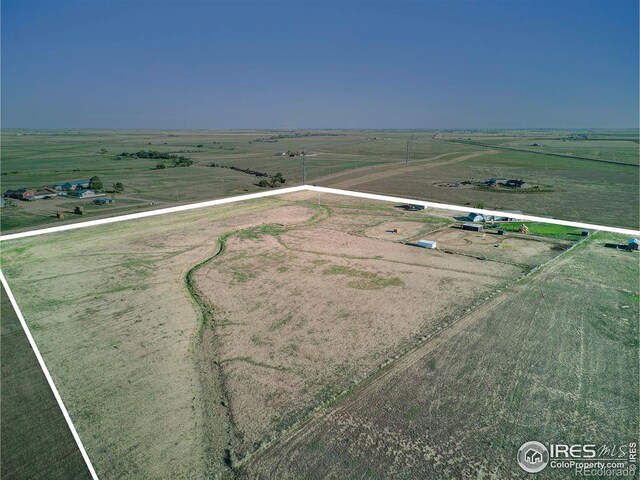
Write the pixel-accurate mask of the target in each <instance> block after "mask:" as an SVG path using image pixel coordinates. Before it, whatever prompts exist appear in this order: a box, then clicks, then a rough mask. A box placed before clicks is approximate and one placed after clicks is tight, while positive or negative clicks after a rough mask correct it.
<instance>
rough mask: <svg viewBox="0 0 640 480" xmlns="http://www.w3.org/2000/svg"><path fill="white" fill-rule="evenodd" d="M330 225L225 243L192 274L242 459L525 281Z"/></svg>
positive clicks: (511, 271)
mask: <svg viewBox="0 0 640 480" xmlns="http://www.w3.org/2000/svg"><path fill="white" fill-rule="evenodd" d="M336 216H338V217H339V216H340V215H339V214H334V215H332V216H330V217H328V218H327V219H325V220H322V221H321V222H319V223H316V224H313V225H309V226H301V227H299V228H293V229H291V230H289V231H287V232H284V233H281V234H280V235H278V236H277V237H273V236H269V235H262V236H259V237H258V238H248V239H241V238H238V237H232V238H231V239H230V240H229V241H228V242H227V245H226V248H225V252H224V254H223V255H222V256H218V257H216V258H215V259H214V260H213V261H212V262H210V263H208V264H207V265H206V266H205V267H203V268H202V269H200V270H199V271H198V272H197V274H196V277H195V283H196V285H197V288H198V289H199V291H200V292H202V293H203V294H204V295H205V296H206V299H207V301H208V302H209V303H210V304H212V305H214V306H215V314H214V316H215V318H216V324H217V325H218V327H217V328H216V335H217V336H218V337H219V339H220V341H219V344H218V348H219V360H218V361H219V362H220V364H221V365H222V368H223V373H224V378H225V388H226V390H227V393H228V398H229V402H230V408H231V412H232V417H233V422H234V425H235V427H236V428H237V435H236V438H235V442H234V449H235V452H236V454H237V455H238V456H239V457H240V458H243V457H244V456H245V455H246V454H248V453H250V452H252V451H253V450H254V449H255V448H258V447H259V446H260V445H262V444H265V443H267V442H268V441H269V440H270V439H271V438H272V437H273V435H274V434H275V433H276V432H278V431H279V430H282V429H283V428H285V427H287V426H289V425H291V424H293V423H294V422H295V421H297V420H299V419H301V418H303V417H304V415H305V414H306V413H308V412H310V411H311V410H312V409H313V408H314V407H317V406H318V405H320V404H321V403H322V402H323V401H326V400H328V399H330V398H331V397H332V396H333V395H336V394H338V393H339V392H341V391H343V390H344V389H345V388H347V387H348V386H349V385H351V384H352V382H354V381H357V380H360V379H362V378H364V377H365V376H366V375H367V374H369V373H370V372H371V371H372V370H375V369H377V368H378V366H379V365H380V364H381V363H382V362H384V361H385V360H386V359H388V358H390V357H392V356H393V355H395V354H396V353H397V352H398V351H399V350H400V349H401V348H403V347H404V346H405V344H406V343H407V342H408V341H410V340H411V339H412V338H414V337H416V336H420V335H428V334H429V333H430V332H433V331H435V330H436V329H439V328H442V327H443V326H444V325H446V324H447V323H448V322H449V321H451V318H452V317H454V316H456V315H459V314H461V313H462V312H463V311H464V310H465V309H466V308H467V307H468V305H470V304H472V303H474V302H476V301H477V300H478V299H480V298H484V297H485V296H486V295H488V294H489V293H490V292H492V291H494V290H496V289H499V288H503V287H504V285H505V284H506V283H508V282H509V281H511V280H513V279H514V278H516V277H517V276H519V275H520V274H521V273H522V270H521V269H520V268H518V267H514V266H509V265H503V264H498V263H494V262H482V261H479V260H477V259H474V258H470V257H464V256H452V255H447V254H444V253H442V252H437V251H436V252H428V253H427V252H425V250H422V249H418V248H413V247H410V246H405V245H401V244H399V243H391V242H387V241H383V240H377V239H371V238H366V237H362V236H357V235H352V234H348V233H345V232H344V231H336V230H334V228H335V223H333V225H332V222H333V221H334V218H335V217H336ZM353 218H354V216H352V215H349V216H348V219H353ZM348 219H345V218H341V219H340V222H341V227H342V228H343V229H345V230H348V228H344V223H345V222H348ZM358 219H359V217H358V216H355V220H356V222H357V221H358ZM382 220H384V217H383V218H382ZM379 221H380V219H378V222H379ZM325 224H328V227H327V228H325ZM423 225H424V224H423ZM328 322H330V323H328Z"/></svg>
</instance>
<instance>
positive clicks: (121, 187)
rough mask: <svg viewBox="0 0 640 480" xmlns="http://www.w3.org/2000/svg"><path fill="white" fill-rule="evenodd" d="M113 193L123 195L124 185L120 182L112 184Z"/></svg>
mask: <svg viewBox="0 0 640 480" xmlns="http://www.w3.org/2000/svg"><path fill="white" fill-rule="evenodd" d="M113 191H114V192H116V193H123V192H124V185H123V184H122V183H120V182H117V183H114V184H113Z"/></svg>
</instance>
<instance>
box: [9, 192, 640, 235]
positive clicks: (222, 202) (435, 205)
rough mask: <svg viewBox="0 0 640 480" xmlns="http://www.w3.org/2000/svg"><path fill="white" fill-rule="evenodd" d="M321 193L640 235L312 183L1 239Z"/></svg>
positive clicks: (600, 227)
mask: <svg viewBox="0 0 640 480" xmlns="http://www.w3.org/2000/svg"><path fill="white" fill-rule="evenodd" d="M304 191H312V192H321V193H330V194H334V195H346V196H349V197H358V198H368V199H371V200H380V201H383V202H399V203H413V204H416V205H424V206H425V207H432V208H439V209H441V210H455V211H458V212H468V213H470V212H477V213H482V214H484V215H496V216H501V217H507V216H508V217H510V218H517V219H518V220H528V221H532V222H542V223H551V224H554V225H565V226H567V227H576V228H587V229H589V230H602V231H604V232H613V233H622V234H625V235H634V236H640V230H631V229H629V228H618V227H607V226H606V225H595V224H592V223H582V222H571V221H568V220H557V219H555V218H546V217H537V216H534V215H525V214H516V213H510V212H504V211H500V210H486V209H484V208H470V207H468V206H462V205H451V204H447V203H437V202H427V201H424V200H415V199H411V198H403V197H392V196H388V195H379V194H377V193H365V192H355V191H351V190H340V189H337V188H328V187H317V186H315V185H300V186H298V187H288V188H282V189H278V190H271V191H268V192H258V193H250V194H247V195H238V196H235V197H225V198H219V199H217V200H209V201H206V202H198V203H190V204H188V205H180V206H177V207H169V208H160V209H158V210H149V211H146V212H140V213H131V214H128V215H120V216H118V217H109V218H103V219H100V220H89V221H88V222H79V223H71V224H67V225H61V226H58V227H49V228H41V229H38V230H28V231H26V232H21V233H11V234H9V235H2V236H0V242H3V241H6V240H15V239H17V238H26V237H34V236H36V235H45V234H47V233H55V232H64V231H66V230H75V229H77V228H85V227H94V226H96V225H106V224H108V223H115V222H123V221H125V220H133V219H136V218H146V217H154V216H156V215H164V214H165V213H177V212H186V211H188V210H195V209H197V208H205V207H213V206H215V205H225V204H227V203H235V202H244V201H245V200H254V199H256V198H264V197H272V196H275V195H285V194H287V193H295V192H304Z"/></svg>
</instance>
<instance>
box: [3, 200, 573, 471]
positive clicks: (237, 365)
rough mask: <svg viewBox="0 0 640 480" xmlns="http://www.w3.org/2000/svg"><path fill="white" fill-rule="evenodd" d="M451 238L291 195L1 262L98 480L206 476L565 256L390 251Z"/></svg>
mask: <svg viewBox="0 0 640 480" xmlns="http://www.w3.org/2000/svg"><path fill="white" fill-rule="evenodd" d="M394 224H395V225H397V228H398V230H399V231H403V232H404V233H403V234H398V235H393V238H382V237H384V235H385V232H384V231H383V230H385V229H388V228H389V225H394ZM450 224H451V219H450V218H448V217H446V216H442V214H440V215H439V214H438V212H433V211H430V210H429V211H423V212H406V211H403V210H401V209H399V208H397V206H395V205H391V204H385V203H381V202H372V201H365V200H357V199H350V198H345V197H336V196H329V195H318V194H316V193H311V192H303V193H299V194H295V195H289V196H287V197H280V198H271V199H263V200H260V201H251V202H246V203H242V204H234V205H229V206H225V207H216V208H209V209H201V210H197V211H192V212H186V213H181V214H175V215H165V216H161V217H155V218H149V219H144V220H140V221H135V222H122V223H118V224H111V225H105V226H100V227H96V228H88V229H83V230H76V231H70V232H63V233H57V234H52V235H47V236H42V237H33V238H28V239H22V240H16V241H11V242H7V243H3V250H2V261H3V271H4V273H5V275H6V276H7V278H8V280H9V283H10V285H11V287H12V289H13V291H14V294H15V295H16V298H17V300H18V302H19V303H20V305H21V308H22V310H23V313H24V314H25V317H26V320H27V322H28V323H29V325H30V327H31V329H32V331H33V335H34V337H35V339H36V342H37V343H38V344H39V345H40V348H41V351H42V354H43V356H44V358H45V361H46V362H47V365H48V366H49V368H50V370H51V372H52V375H53V378H54V380H55V382H56V384H57V385H58V388H59V390H60V392H61V394H62V396H63V399H64V400H65V403H66V405H67V407H68V409H69V411H70V414H71V417H72V419H73V420H74V423H75V425H76V427H77V429H78V431H79V433H80V436H81V438H82V440H83V442H84V444H85V446H86V448H87V451H88V452H89V455H90V457H91V459H92V461H93V463H94V466H95V467H96V469H97V472H98V475H100V476H104V477H108V478H131V477H153V478H180V477H191V478H193V477H195V478H201V477H207V476H213V475H216V474H225V475H231V474H232V473H233V472H234V470H232V467H233V468H236V467H238V466H240V465H242V464H247V463H248V462H251V460H252V455H253V454H254V453H255V452H256V451H259V450H260V449H261V448H264V447H266V446H267V445H269V444H271V443H273V441H275V440H277V439H278V438H280V437H281V436H282V435H284V434H286V433H287V432H288V431H289V430H290V429H292V428H295V426H296V425H297V424H298V423H299V422H302V421H305V420H306V419H307V418H308V417H309V415H310V414H311V413H312V412H313V411H318V410H321V409H323V408H326V407H327V406H328V405H330V404H331V402H333V401H336V399H337V398H339V397H340V396H341V395H343V396H344V395H348V393H349V392H350V389H351V388H353V387H354V385H357V384H359V383H360V382H362V381H363V380H364V379H365V378H371V376H372V375H375V374H377V372H379V370H380V368H381V367H382V365H384V364H388V363H389V362H390V361H392V360H394V359H395V357H400V356H401V355H402V354H403V353H404V352H406V351H408V350H409V349H411V348H413V347H414V346H415V345H417V344H421V343H428V342H429V340H430V339H431V338H434V336H435V335H436V334H437V333H438V332H442V331H445V329H446V328H447V327H449V326H450V325H452V324H453V323H454V322H456V321H458V320H459V319H460V318H463V317H464V316H465V315H468V314H469V313H470V312H473V311H474V309H475V308H477V307H478V306H480V305H481V304H483V303H485V302H487V301H488V300H489V299H491V298H493V297H495V296H496V295H499V292H500V291H504V289H505V288H506V287H507V286H508V285H509V284H512V283H513V282H514V281H516V279H517V278H519V277H520V276H521V275H522V274H523V273H525V272H526V271H528V270H529V269H530V268H529V266H530V265H531V264H532V263H533V260H530V257H531V256H533V258H535V259H536V261H537V258H539V259H540V260H543V259H547V258H550V255H552V254H553V253H554V252H555V253H560V251H559V250H554V249H550V248H549V247H546V246H545V247H544V248H543V247H541V246H540V245H547V244H548V243H549V244H553V245H555V243H554V242H551V241H547V240H544V239H541V240H537V239H533V238H532V239H524V240H522V241H518V242H514V243H513V246H512V250H513V251H514V252H515V253H517V255H518V257H519V260H521V261H518V262H514V264H511V263H509V262H503V261H501V262H499V261H492V260H490V259H489V260H480V259H478V258H474V256H472V255H469V254H467V253H464V252H461V254H458V253H445V252H442V251H437V250H436V251H433V250H425V249H420V248H416V247H413V246H410V245H405V244H403V243H402V240H403V239H406V238H409V236H411V235H414V234H418V235H422V234H424V233H425V232H434V233H436V234H437V232H438V231H441V230H440V229H442V228H446V227H447V226H448V225H450ZM394 228H396V227H394ZM416 232H417V233H416ZM404 235H408V236H407V237H404ZM376 237H379V238H376ZM540 242H541V243H540ZM532 244H534V246H531V245H532ZM472 247H473V248H472V251H473V254H474V255H475V254H478V252H482V249H483V244H482V243H481V242H478V243H474V242H472ZM461 248H462V247H461ZM464 248H468V247H467V246H464ZM493 248H494V247H492V246H491V245H487V246H486V249H487V250H488V251H493ZM470 251H471V250H470ZM541 252H543V253H541ZM536 256H538V257H536ZM487 258H488V257H487ZM516 263H517V264H516ZM522 265H526V267H523V266H522Z"/></svg>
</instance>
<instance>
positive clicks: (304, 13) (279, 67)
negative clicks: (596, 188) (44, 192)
mask: <svg viewBox="0 0 640 480" xmlns="http://www.w3.org/2000/svg"><path fill="white" fill-rule="evenodd" d="M638 82H639V78H638V2H637V0H613V1H611V0H608V1H602V2H591V1H587V0H555V1H550V2H546V1H528V0H511V1H471V0H468V1H462V0H460V1H456V0H454V1H444V0H440V1H421V2H418V1H404V2H403V1H400V2H398V1H395V2H392V1H388V2H372V1H358V2H349V1H343V2H331V1H324V2H310V1H298V2H284V1H262V2H249V1H236V2H230V1H229V2H215V1H206V2H205V1H177V0H176V1H161V0H159V1H143V0H133V1H128V2H124V1H109V0H102V1H97V0H93V1H83V2H67V1H55V0H48V1H29V0H19V1H18V0H3V1H2V126H3V127H4V128H162V129H168V128H177V129H190V128H205V129H207V128H210V129H225V128H400V129H402V128H424V129H429V128H533V127H548V128H574V127H577V128H586V127H589V128H626V127H634V128H637V127H638V115H639V112H638V102H639V97H638Z"/></svg>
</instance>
